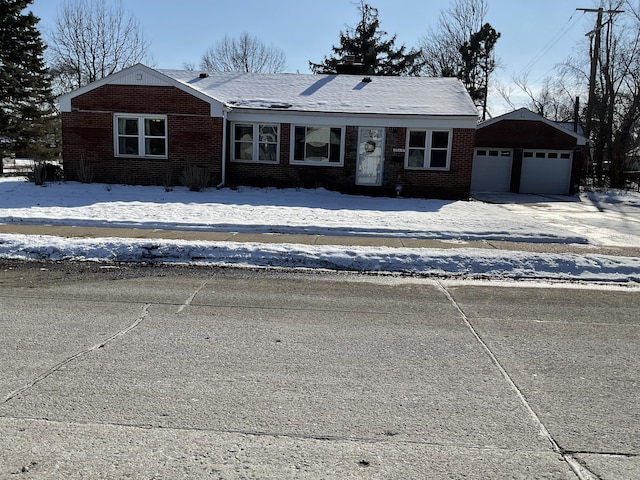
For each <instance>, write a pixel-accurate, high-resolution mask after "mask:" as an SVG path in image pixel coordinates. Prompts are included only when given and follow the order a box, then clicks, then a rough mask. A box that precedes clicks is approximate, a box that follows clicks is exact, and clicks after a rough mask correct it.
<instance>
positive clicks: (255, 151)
mask: <svg viewBox="0 0 640 480" xmlns="http://www.w3.org/2000/svg"><path fill="white" fill-rule="evenodd" d="M237 125H246V126H251V127H252V128H253V134H252V142H253V147H252V158H251V159H246V158H245V159H242V158H236V142H237V141H239V140H238V139H236V126H237ZM261 126H269V127H276V140H275V142H268V143H269V144H275V145H276V158H275V160H260V159H259V158H260V157H259V150H260V141H259V139H260V127H261ZM231 161H232V162H238V163H264V164H267V165H277V164H279V163H280V124H279V123H270V122H233V123H232V124H231Z"/></svg>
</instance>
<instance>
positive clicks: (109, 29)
mask: <svg viewBox="0 0 640 480" xmlns="http://www.w3.org/2000/svg"><path fill="white" fill-rule="evenodd" d="M50 37H51V38H50V41H49V44H50V45H49V56H50V65H51V73H52V75H53V77H54V79H55V81H56V84H57V85H56V87H57V89H58V90H60V92H58V93H63V92H67V91H70V90H73V89H75V88H79V87H82V86H84V85H87V84H89V83H91V82H94V81H96V80H99V79H101V78H103V77H106V76H107V75H110V74H112V73H114V72H116V71H118V70H122V69H123V68H126V67H130V66H131V65H134V64H136V63H138V62H141V61H142V60H144V59H145V57H146V55H147V50H148V48H149V42H148V41H147V40H146V39H145V37H144V34H143V31H142V28H141V27H140V24H139V22H138V20H136V19H135V17H133V15H132V14H130V13H128V12H127V11H125V10H124V8H123V6H122V0H117V1H115V2H114V3H113V4H111V5H108V4H107V2H106V1H105V0H65V2H64V3H63V5H62V9H61V10H60V11H59V12H58V17H57V19H56V23H55V26H54V30H53V33H52V34H51V35H50Z"/></svg>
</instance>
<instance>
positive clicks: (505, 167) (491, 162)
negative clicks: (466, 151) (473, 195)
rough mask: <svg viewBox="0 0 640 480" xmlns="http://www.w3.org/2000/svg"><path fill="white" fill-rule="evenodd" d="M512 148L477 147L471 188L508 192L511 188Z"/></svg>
mask: <svg viewBox="0 0 640 480" xmlns="http://www.w3.org/2000/svg"><path fill="white" fill-rule="evenodd" d="M512 160H513V152H512V151H511V150H500V149H489V148H476V150H475V153H474V155H473V171H472V174H471V190H472V191H474V192H508V191H509V190H510V189H511V166H512V164H513V161H512Z"/></svg>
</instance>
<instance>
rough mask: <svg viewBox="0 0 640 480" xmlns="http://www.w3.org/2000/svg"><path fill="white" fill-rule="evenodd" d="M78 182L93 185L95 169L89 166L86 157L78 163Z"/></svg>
mask: <svg viewBox="0 0 640 480" xmlns="http://www.w3.org/2000/svg"><path fill="white" fill-rule="evenodd" d="M78 181H79V182H81V183H91V182H92V181H93V167H92V166H91V165H89V162H88V161H87V159H86V158H84V157H82V158H81V159H80V161H79V162H78Z"/></svg>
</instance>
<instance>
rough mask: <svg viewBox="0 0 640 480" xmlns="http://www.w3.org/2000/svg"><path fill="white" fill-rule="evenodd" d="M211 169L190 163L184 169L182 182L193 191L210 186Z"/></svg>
mask: <svg viewBox="0 0 640 480" xmlns="http://www.w3.org/2000/svg"><path fill="white" fill-rule="evenodd" d="M210 176H211V173H210V172H209V169H207V168H202V167H198V166H195V165H189V166H187V167H185V169H184V170H183V171H182V183H183V184H184V186H185V187H187V188H188V189H189V190H190V191H192V192H199V191H201V190H203V189H205V188H207V187H208V186H209V178H210Z"/></svg>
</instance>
